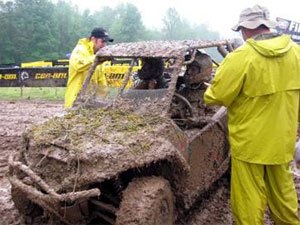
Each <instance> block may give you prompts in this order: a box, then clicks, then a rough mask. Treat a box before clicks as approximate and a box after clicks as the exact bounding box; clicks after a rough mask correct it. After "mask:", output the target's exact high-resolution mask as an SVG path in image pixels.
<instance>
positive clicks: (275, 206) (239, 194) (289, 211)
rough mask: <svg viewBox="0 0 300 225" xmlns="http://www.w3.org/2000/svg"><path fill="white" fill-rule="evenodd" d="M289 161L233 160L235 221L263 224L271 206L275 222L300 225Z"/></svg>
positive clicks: (242, 223) (232, 190)
mask: <svg viewBox="0 0 300 225" xmlns="http://www.w3.org/2000/svg"><path fill="white" fill-rule="evenodd" d="M296 196H297V193H296V190H295V186H294V182H293V175H292V173H291V169H290V165H289V163H284V164H279V165H262V164H254V163H247V162H244V161H241V160H238V159H236V158H232V161H231V196H230V198H231V210H232V213H233V216H234V219H235V225H263V224H264V213H265V211H266V207H267V205H268V206H269V209H270V212H271V217H272V219H273V220H274V221H275V224H276V225H287V224H293V225H296V224H297V225H299V224H300V222H299V219H298V202H297V197H296Z"/></svg>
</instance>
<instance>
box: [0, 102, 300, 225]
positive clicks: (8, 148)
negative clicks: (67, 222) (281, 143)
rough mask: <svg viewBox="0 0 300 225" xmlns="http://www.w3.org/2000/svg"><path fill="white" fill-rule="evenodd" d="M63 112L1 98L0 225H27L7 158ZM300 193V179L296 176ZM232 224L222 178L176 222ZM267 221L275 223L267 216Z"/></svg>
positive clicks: (59, 108) (45, 104)
mask: <svg viewBox="0 0 300 225" xmlns="http://www.w3.org/2000/svg"><path fill="white" fill-rule="evenodd" d="M63 112H64V109H63V103H62V102H43V101H39V102H34V101H22V102H19V101H16V102H15V101H11V102H10V101H0V121H1V122H0V123H1V124H0V218H1V219H0V221H1V225H6V224H7V225H8V224H9V225H24V222H23V219H22V217H21V216H20V214H19V213H18V211H17V210H16V209H15V207H14V204H13V202H12V201H11V197H10V184H9V182H8V180H7V179H6V177H5V173H6V172H7V169H8V167H7V158H8V156H9V154H11V153H13V152H15V151H17V150H18V148H20V145H21V134H22V132H23V131H24V130H25V129H26V128H28V127H30V125H31V124H33V123H38V122H42V121H45V120H47V119H48V118H50V117H52V116H55V115H59V114H62V113H63ZM295 181H296V188H297V191H298V193H300V178H299V176H297V177H295ZM196 224H197V225H198V224H214V225H223V224H224V225H231V224H233V221H232V217H231V214H230V206H229V179H228V176H227V177H226V176H225V177H224V178H222V179H221V180H220V181H219V182H218V183H217V184H216V185H215V186H214V187H213V189H212V190H211V191H210V192H209V193H208V194H207V195H206V196H205V197H204V199H203V200H202V201H201V202H199V203H198V204H196V206H195V207H194V208H193V209H192V210H190V211H189V213H188V215H186V217H185V218H183V219H181V220H179V221H178V222H177V224H176V225H196ZM265 224H268V225H269V224H273V223H272V222H271V221H270V220H269V219H268V218H266V222H265Z"/></svg>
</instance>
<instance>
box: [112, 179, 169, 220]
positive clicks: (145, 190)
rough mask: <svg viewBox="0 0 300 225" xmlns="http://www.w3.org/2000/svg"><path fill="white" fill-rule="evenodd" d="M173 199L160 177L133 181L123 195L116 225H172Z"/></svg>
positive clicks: (164, 180) (166, 182)
mask: <svg viewBox="0 0 300 225" xmlns="http://www.w3.org/2000/svg"><path fill="white" fill-rule="evenodd" d="M174 220H175V213H174V197H173V193H172V190H171V187H170V184H169V182H168V181H167V180H166V179H164V178H161V177H143V178H137V179H135V180H133V181H132V182H131V183H130V184H129V185H128V187H127V188H126V190H125V191H124V193H123V199H122V202H121V204H120V209H119V211H118V212H117V221H116V225H124V224H126V225H162V224H163V225H173V224H174Z"/></svg>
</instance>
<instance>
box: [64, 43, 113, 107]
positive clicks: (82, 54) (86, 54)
mask: <svg viewBox="0 0 300 225" xmlns="http://www.w3.org/2000/svg"><path fill="white" fill-rule="evenodd" d="M94 59H95V54H94V50H93V43H92V42H91V41H90V40H89V39H88V38H83V39H80V40H79V41H78V43H77V45H76V47H75V48H74V50H73V51H72V54H71V58H70V63H69V77H68V83H67V88H66V93H65V108H70V107H72V105H73V102H74V101H75V99H76V97H77V94H78V93H79V91H80V90H81V87H82V85H83V82H84V80H85V78H86V75H87V72H88V70H89V68H90V66H91V65H92V63H93V61H94ZM92 81H93V83H96V84H97V85H101V86H106V85H107V84H106V79H105V76H104V74H103V73H102V72H101V66H100V65H99V66H97V68H96V70H95V72H94V74H93V77H92Z"/></svg>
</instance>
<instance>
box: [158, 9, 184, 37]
mask: <svg viewBox="0 0 300 225" xmlns="http://www.w3.org/2000/svg"><path fill="white" fill-rule="evenodd" d="M183 27H184V26H183V22H182V20H181V18H180V16H179V14H178V12H177V11H176V9H175V8H169V9H168V10H167V12H166V16H165V17H164V18H163V29H162V32H163V37H164V39H167V40H178V39H181V35H182V33H183V32H182V28H183Z"/></svg>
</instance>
